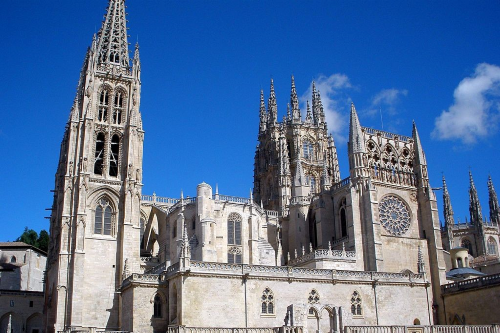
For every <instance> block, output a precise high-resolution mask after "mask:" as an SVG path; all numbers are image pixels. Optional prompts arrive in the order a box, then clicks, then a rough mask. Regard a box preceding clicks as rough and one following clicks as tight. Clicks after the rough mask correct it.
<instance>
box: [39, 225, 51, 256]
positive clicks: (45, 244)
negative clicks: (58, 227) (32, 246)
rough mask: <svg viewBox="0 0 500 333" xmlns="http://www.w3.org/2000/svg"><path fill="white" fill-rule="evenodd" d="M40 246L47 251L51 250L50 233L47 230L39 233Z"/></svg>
mask: <svg viewBox="0 0 500 333" xmlns="http://www.w3.org/2000/svg"><path fill="white" fill-rule="evenodd" d="M38 248H39V249H40V250H42V251H45V252H47V251H48V250H49V233H48V232H47V231H46V230H41V231H40V235H38Z"/></svg>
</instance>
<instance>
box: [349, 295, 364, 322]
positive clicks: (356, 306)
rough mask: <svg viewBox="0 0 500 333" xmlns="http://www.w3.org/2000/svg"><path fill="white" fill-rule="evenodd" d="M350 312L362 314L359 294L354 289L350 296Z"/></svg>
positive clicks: (355, 314) (357, 314) (356, 314)
mask: <svg viewBox="0 0 500 333" xmlns="http://www.w3.org/2000/svg"><path fill="white" fill-rule="evenodd" d="M351 313H352V315H354V316H362V315H363V308H362V307H361V296H360V294H359V293H358V292H357V291H355V292H353V293H352V296H351Z"/></svg>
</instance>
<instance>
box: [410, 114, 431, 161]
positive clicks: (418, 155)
mask: <svg viewBox="0 0 500 333" xmlns="http://www.w3.org/2000/svg"><path fill="white" fill-rule="evenodd" d="M412 137H413V145H414V151H415V159H416V162H417V163H418V164H420V165H427V161H426V159H425V154H424V150H423V148H422V143H421V141H420V136H419V135H418V131H417V125H416V124H415V122H413V130H412Z"/></svg>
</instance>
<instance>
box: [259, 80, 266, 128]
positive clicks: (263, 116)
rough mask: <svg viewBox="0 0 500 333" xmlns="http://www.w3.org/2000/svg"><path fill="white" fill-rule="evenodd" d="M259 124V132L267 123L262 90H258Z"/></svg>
mask: <svg viewBox="0 0 500 333" xmlns="http://www.w3.org/2000/svg"><path fill="white" fill-rule="evenodd" d="M259 118H260V125H259V132H260V133H262V132H264V131H265V130H266V123H267V111H266V105H265V104H264V91H263V90H262V89H261V90H260V111H259Z"/></svg>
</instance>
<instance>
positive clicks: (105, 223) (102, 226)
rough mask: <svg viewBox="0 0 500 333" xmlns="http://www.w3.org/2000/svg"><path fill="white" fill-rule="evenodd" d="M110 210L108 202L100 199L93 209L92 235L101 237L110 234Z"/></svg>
mask: <svg viewBox="0 0 500 333" xmlns="http://www.w3.org/2000/svg"><path fill="white" fill-rule="evenodd" d="M111 217H112V210H111V206H110V205H109V202H108V200H106V199H101V200H100V201H99V203H98V204H97V206H96V209H95V221H94V233H95V234H101V235H111V234H112V221H111Z"/></svg>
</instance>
